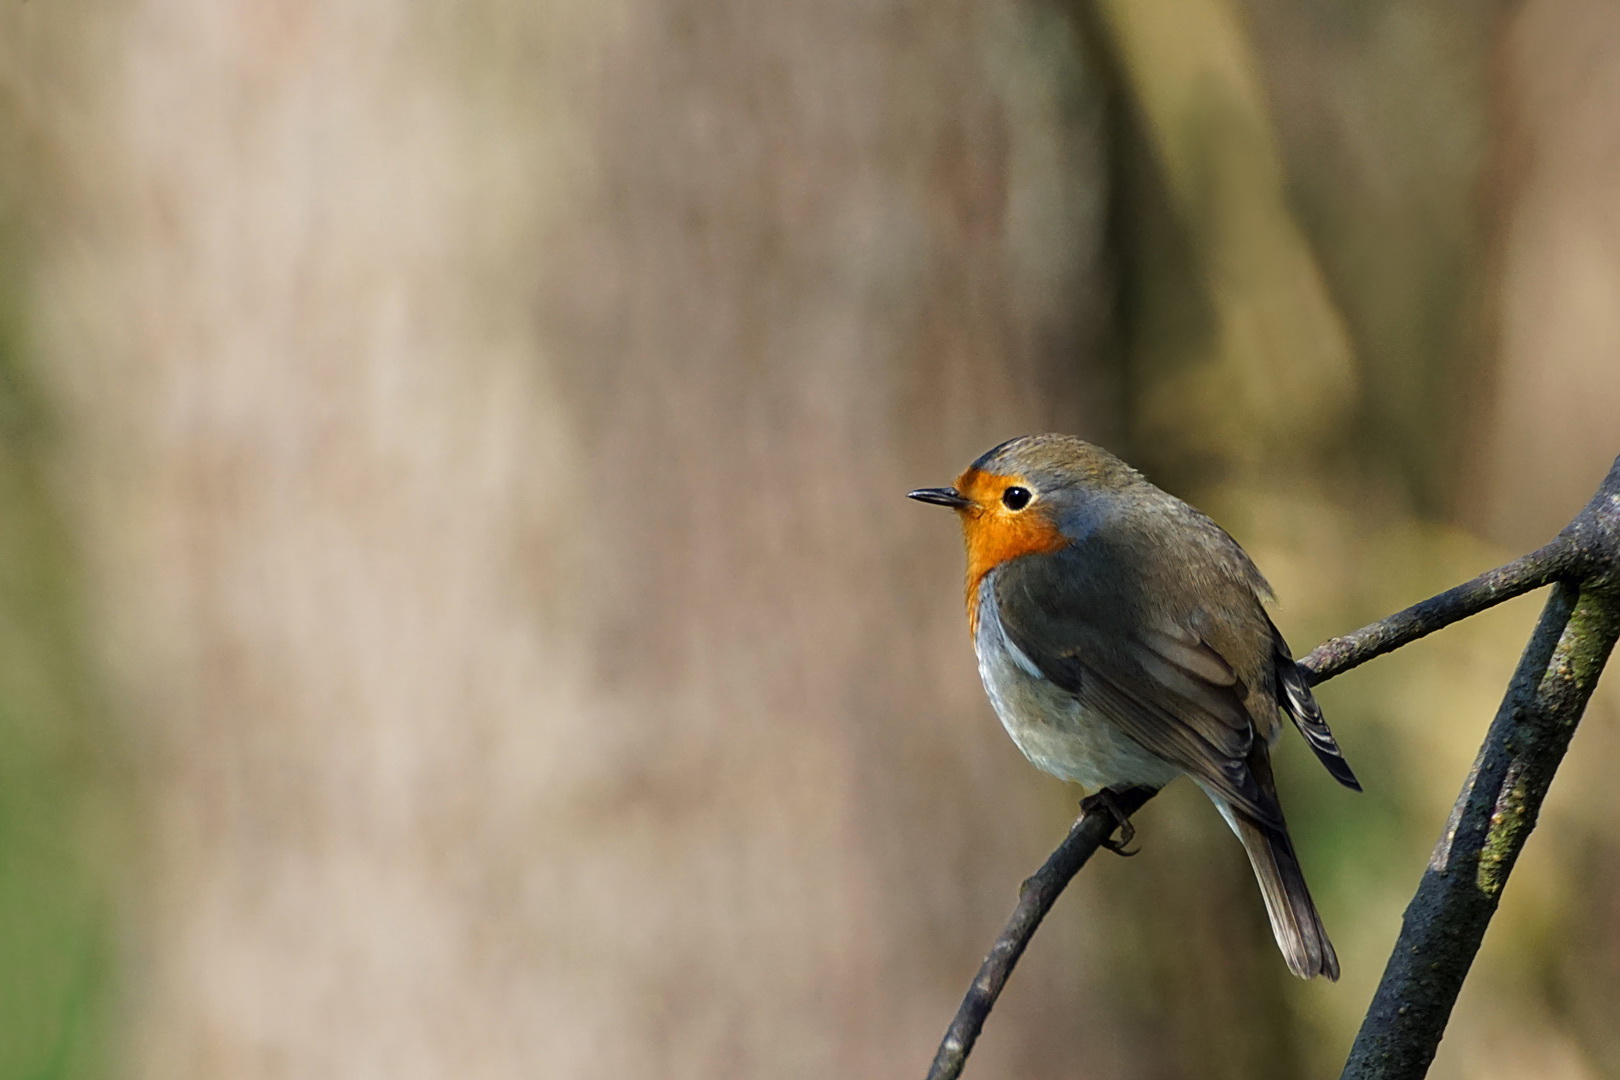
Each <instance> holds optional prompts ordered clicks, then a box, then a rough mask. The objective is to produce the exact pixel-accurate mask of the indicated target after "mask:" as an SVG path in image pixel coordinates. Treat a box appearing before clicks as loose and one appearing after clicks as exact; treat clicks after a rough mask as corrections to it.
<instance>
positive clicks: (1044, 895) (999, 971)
mask: <svg viewBox="0 0 1620 1080" xmlns="http://www.w3.org/2000/svg"><path fill="white" fill-rule="evenodd" d="M1155 794H1156V793H1155V792H1154V791H1152V790H1151V789H1149V788H1130V789H1128V790H1126V791H1123V792H1118V793H1116V794H1115V796H1114V802H1115V803H1116V804H1117V805H1118V806H1119V808H1120V810H1121V811H1123V812H1124V813H1125V815H1126V816H1127V817H1128V816H1130V815H1131V814H1134V813H1136V811H1138V810H1140V809H1141V808H1142V806H1143V804H1145V803H1146V802H1147V801H1148V800H1149V799H1151V798H1153V796H1154V795H1155ZM1117 824H1118V823H1117V822H1116V821H1115V820H1114V817H1113V815H1112V814H1110V813H1109V812H1107V811H1106V810H1091V811H1087V812H1085V813H1083V814H1081V815H1080V816H1079V817H1078V818H1076V819H1075V822H1074V825H1073V827H1071V828H1070V829H1069V835H1068V836H1067V837H1066V838H1065V839H1064V841H1063V843H1061V844H1059V845H1058V848H1057V850H1056V851H1054V852H1052V854H1051V855H1050V856H1048V857H1047V860H1046V862H1045V863H1043V864H1042V866H1041V868H1040V869H1039V870H1037V871H1035V873H1034V874H1033V875H1031V876H1030V877H1029V878H1028V880H1026V881H1025V882H1024V885H1023V888H1021V889H1019V890H1018V906H1017V907H1015V908H1013V913H1012V917H1011V918H1009V919H1008V920H1007V925H1006V926H1005V927H1003V928H1002V931H1001V934H1000V935H999V936H998V937H997V938H996V941H995V944H994V945H991V946H990V952H989V954H988V955H987V956H985V958H984V963H982V964H980V965H979V973H978V974H977V975H975V976H974V977H973V983H972V985H970V986H969V987H968V992H967V996H966V997H964V998H963V999H962V1004H961V1005H960V1006H959V1007H958V1008H957V1010H956V1016H955V1018H953V1019H952V1020H951V1026H950V1027H949V1028H947V1029H946V1030H945V1038H944V1039H943V1040H942V1041H941V1042H940V1044H939V1052H938V1053H937V1054H935V1055H934V1063H933V1065H931V1066H930V1067H929V1069H928V1080H956V1077H958V1076H961V1075H962V1066H963V1065H965V1064H966V1063H967V1056H968V1054H969V1053H970V1052H972V1050H973V1043H974V1042H975V1041H976V1040H977V1039H978V1037H979V1031H980V1030H981V1029H982V1028H983V1027H984V1021H985V1018H986V1017H988V1016H989V1015H990V1010H991V1009H992V1008H993V1007H994V1006H995V1004H996V998H998V997H1000V996H1001V988H1002V987H1003V986H1006V985H1007V976H1009V975H1011V974H1012V969H1013V966H1014V965H1016V964H1017V963H1018V958H1019V957H1020V956H1022V955H1023V954H1024V948H1025V946H1027V945H1028V944H1029V939H1030V938H1031V937H1033V936H1034V935H1035V928H1036V927H1038V926H1040V925H1041V920H1042V919H1044V918H1045V917H1046V913H1047V912H1048V911H1050V910H1051V908H1052V905H1053V903H1055V902H1056V901H1057V898H1058V896H1059V895H1060V894H1061V893H1062V892H1063V889H1064V887H1065V886H1066V885H1068V884H1069V880H1070V879H1071V878H1073V877H1074V875H1075V874H1077V873H1079V871H1080V868H1081V867H1082V866H1084V865H1085V864H1086V860H1087V859H1089V858H1091V856H1092V853H1093V852H1095V851H1096V850H1097V848H1098V847H1099V846H1101V844H1102V842H1103V841H1104V840H1106V839H1108V837H1109V836H1111V835H1113V832H1114V829H1115V828H1116V826H1117Z"/></svg>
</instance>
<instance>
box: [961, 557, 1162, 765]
mask: <svg viewBox="0 0 1620 1080" xmlns="http://www.w3.org/2000/svg"><path fill="white" fill-rule="evenodd" d="M987 584H988V583H987ZM984 591H985V592H988V591H989V590H988V589H985V590H984ZM986 601H989V602H988V603H986ZM974 647H975V649H976V650H977V652H978V655H979V678H980V679H982V680H983V681H984V689H985V693H986V694H988V695H989V697H990V704H991V705H992V706H994V707H995V710H996V715H997V716H999V717H1000V718H1001V723H1002V726H1003V727H1005V728H1006V729H1007V734H1009V735H1011V736H1012V739H1013V742H1015V743H1017V744H1018V749H1020V750H1022V751H1023V752H1024V756H1025V757H1027V758H1029V760H1030V761H1031V762H1033V763H1034V764H1035V766H1036V767H1037V768H1039V769H1041V770H1043V771H1045V772H1048V773H1051V774H1052V775H1053V776H1056V777H1058V778H1059V779H1062V780H1069V781H1072V782H1074V783H1076V784H1079V785H1081V786H1082V787H1085V788H1088V789H1091V790H1098V789H1101V788H1104V787H1128V786H1131V785H1135V784H1141V785H1145V786H1147V787H1153V788H1160V787H1163V786H1164V785H1166V784H1168V783H1169V782H1170V781H1171V780H1174V779H1175V778H1176V777H1177V776H1178V775H1180V770H1179V769H1177V768H1176V767H1175V766H1174V765H1171V764H1170V763H1169V762H1167V761H1165V760H1164V759H1163V758H1160V757H1158V756H1156V755H1154V754H1150V753H1148V752H1147V751H1146V750H1144V749H1143V748H1142V747H1141V746H1140V745H1139V744H1137V743H1136V741H1135V740H1133V739H1131V738H1130V737H1128V736H1127V735H1125V734H1123V733H1122V732H1120V731H1119V730H1118V729H1117V728H1116V727H1115V726H1114V725H1113V724H1112V723H1110V722H1109V721H1108V720H1106V719H1103V718H1102V717H1100V716H1097V715H1096V714H1095V713H1092V712H1090V711H1089V710H1087V709H1086V708H1085V707H1084V706H1083V705H1082V704H1081V703H1080V701H1079V699H1078V698H1076V697H1075V696H1074V695H1073V694H1070V693H1069V692H1068V691H1066V690H1064V689H1062V688H1061V687H1059V686H1056V685H1054V684H1053V683H1052V682H1050V681H1049V680H1048V679H1046V678H1045V677H1044V676H1043V675H1041V674H1040V669H1039V668H1037V667H1036V666H1035V665H1034V664H1033V663H1031V662H1030V661H1029V659H1028V658H1027V657H1025V656H1024V655H1023V654H1022V653H1020V652H1019V651H1018V649H1017V647H1016V646H1015V645H1013V644H1012V643H1011V642H1010V641H1008V640H1007V638H1006V635H1005V634H1004V633H1003V632H1002V629H1001V619H1000V616H999V615H998V614H997V613H996V610H995V606H994V598H993V597H988V596H987V597H983V598H982V599H981V601H980V606H979V632H978V634H977V635H976V637H975V640H974Z"/></svg>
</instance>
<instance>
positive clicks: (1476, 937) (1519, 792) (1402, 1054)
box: [1313, 458, 1620, 1080]
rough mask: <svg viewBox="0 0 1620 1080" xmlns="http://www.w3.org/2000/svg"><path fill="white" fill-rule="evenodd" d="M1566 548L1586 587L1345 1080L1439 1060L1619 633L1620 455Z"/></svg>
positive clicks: (1444, 842)
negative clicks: (1511, 879) (1489, 928)
mask: <svg viewBox="0 0 1620 1080" xmlns="http://www.w3.org/2000/svg"><path fill="white" fill-rule="evenodd" d="M1559 543H1563V544H1564V545H1566V547H1567V549H1568V552H1567V555H1566V556H1565V557H1566V558H1568V559H1569V563H1568V565H1569V566H1570V567H1572V568H1576V569H1577V570H1578V572H1579V573H1580V574H1581V577H1582V581H1581V582H1580V583H1579V584H1575V583H1570V582H1561V583H1560V584H1559V585H1558V586H1557V587H1556V588H1555V589H1554V590H1553V594H1552V596H1551V597H1550V598H1549V599H1548V601H1547V606H1546V609H1545V610H1544V611H1543V612H1542V615H1541V621H1540V622H1539V623H1538V624H1537V626H1536V631H1535V634H1534V635H1533V636H1532V637H1531V638H1530V643H1529V644H1528V645H1526V646H1525V650H1524V655H1523V656H1522V657H1521V658H1520V660H1519V667H1518V670H1517V671H1515V672H1514V675H1513V681H1512V682H1511V683H1510V684H1509V685H1508V690H1507V695H1506V696H1505V697H1504V698H1503V699H1502V706H1501V708H1500V709H1499V710H1498V711H1497V714H1496V719H1495V720H1494V721H1493V722H1492V724H1491V727H1490V730H1489V731H1488V732H1487V734H1486V736H1485V742H1484V744H1483V745H1482V746H1481V747H1480V750H1479V756H1478V757H1477V758H1476V759H1475V761H1474V767H1473V769H1472V770H1471V771H1470V772H1469V774H1468V779H1467V781H1466V782H1465V783H1464V784H1463V788H1462V792H1461V794H1460V795H1458V797H1457V803H1456V805H1455V806H1454V807H1453V808H1452V811H1451V818H1450V820H1449V821H1448V822H1447V823H1446V830H1445V832H1444V834H1442V836H1441V837H1440V843H1439V844H1438V846H1436V848H1435V850H1434V854H1433V856H1432V857H1431V858H1430V860H1429V868H1428V869H1427V870H1426V871H1425V872H1424V874H1423V880H1422V881H1421V882H1420V883H1419V885H1418V891H1417V895H1415V896H1414V897H1413V898H1412V902H1411V904H1409V905H1408V906H1407V909H1406V914H1405V916H1404V918H1403V920H1402V925H1401V934H1400V937H1399V938H1398V939H1397V940H1396V942H1395V949H1394V951H1393V952H1392V953H1391V954H1390V958H1389V964H1388V965H1387V966H1386V967H1385V968H1384V976H1383V978H1382V980H1380V982H1379V984H1378V992H1377V993H1376V994H1375V995H1374V997H1373V1001H1372V1005H1371V1007H1370V1008H1369V1009H1368V1011H1367V1017H1366V1019H1365V1020H1364V1021H1363V1022H1362V1025H1361V1031H1360V1032H1359V1033H1358V1034H1357V1035H1356V1041H1355V1045H1354V1046H1353V1047H1352V1048H1351V1050H1350V1059H1349V1061H1348V1062H1347V1063H1346V1064H1345V1067H1344V1073H1343V1076H1342V1078H1341V1080H1416V1078H1418V1077H1422V1076H1423V1075H1425V1074H1426V1073H1427V1072H1428V1071H1429V1064H1430V1063H1431V1062H1432V1061H1433V1060H1434V1055H1435V1051H1436V1050H1437V1049H1438V1048H1439V1045H1440V1038H1441V1036H1442V1035H1443V1034H1444V1033H1445V1029H1446V1024H1447V1022H1448V1021H1449V1020H1450V1018H1451V1010H1452V1007H1453V1006H1454V1005H1455V1004H1456V1001H1457V995H1458V993H1459V992H1461V990H1462V984H1463V980H1464V979H1465V978H1466V977H1467V975H1468V970H1469V968H1470V967H1472V966H1473V963H1474V956H1475V954H1476V953H1477V952H1478V951H1479V946H1480V942H1481V941H1482V940H1483V939H1484V937H1485V929H1486V927H1487V926H1489V925H1490V921H1491V916H1493V915H1494V914H1496V907H1497V904H1498V903H1499V902H1500V900H1501V896H1502V889H1503V888H1504V887H1505V886H1506V885H1507V879H1508V875H1509V874H1510V873H1512V871H1513V866H1514V863H1516V862H1517V861H1518V858H1519V852H1520V851H1522V850H1523V849H1524V844H1525V841H1526V840H1527V839H1529V836H1530V831H1531V830H1532V829H1534V828H1535V825H1536V817H1537V815H1538V814H1539V812H1540V810H1541V804H1542V801H1543V800H1544V799H1545V798H1546V796H1547V789H1548V788H1549V787H1550V786H1551V785H1552V779H1553V774H1554V773H1555V772H1556V771H1557V769H1558V765H1559V763H1560V762H1561V761H1562V760H1563V757H1564V752H1565V751H1566V750H1567V749H1568V748H1569V741H1570V738H1571V737H1572V736H1573V735H1574V734H1575V725H1576V724H1577V723H1579V722H1580V719H1581V714H1582V712H1584V711H1585V709H1586V703H1587V701H1588V700H1589V699H1590V698H1591V696H1592V691H1593V689H1594V688H1595V687H1596V685H1597V681H1598V676H1599V675H1600V674H1601V673H1602V671H1603V666H1604V664H1605V663H1606V662H1607V661H1608V658H1609V654H1610V652H1611V651H1612V650H1613V648H1614V644H1615V639H1616V637H1617V636H1620V589H1616V585H1617V584H1620V458H1617V459H1616V460H1615V465H1614V467H1613V468H1612V469H1610V470H1609V475H1608V478H1607V479H1606V480H1605V481H1604V484H1603V486H1602V487H1601V488H1600V489H1599V490H1598V493H1597V495H1596V496H1595V497H1593V499H1592V501H1591V502H1590V503H1588V504H1587V507H1586V509H1585V510H1583V511H1582V512H1581V515H1580V516H1579V517H1577V518H1576V519H1575V521H1574V522H1572V523H1571V524H1570V527H1569V528H1568V529H1565V530H1564V532H1563V533H1562V534H1560V536H1559V539H1558V541H1555V542H1554V544H1553V545H1549V547H1553V546H1555V545H1557V544H1559ZM1542 550H1543V551H1546V550H1547V549H1546V548H1544V549H1542ZM1538 554H1539V553H1538ZM1521 561H1523V560H1521ZM1504 569H1506V568H1504ZM1453 591H1454V592H1455V591H1456V590H1453ZM1444 595H1450V594H1444ZM1436 599H1440V598H1436ZM1419 606H1420V607H1421V606H1422V605H1419ZM1413 610H1415V609H1413ZM1403 614H1404V613H1403ZM1355 636H1357V635H1352V637H1355ZM1313 655H1314V654H1313Z"/></svg>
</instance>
